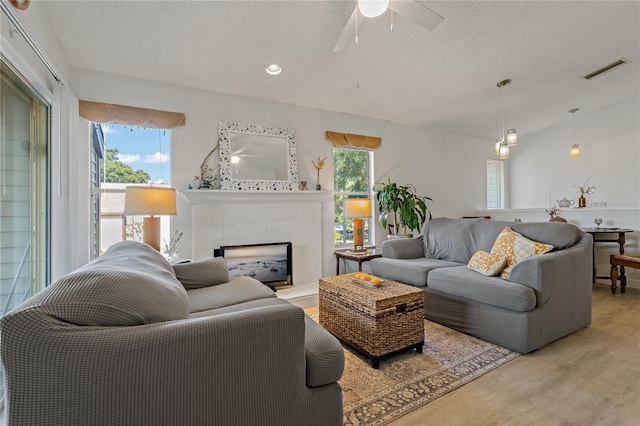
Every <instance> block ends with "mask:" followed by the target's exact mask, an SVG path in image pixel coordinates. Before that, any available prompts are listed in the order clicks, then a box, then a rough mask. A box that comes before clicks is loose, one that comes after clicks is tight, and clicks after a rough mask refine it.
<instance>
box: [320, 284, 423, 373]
mask: <svg viewBox="0 0 640 426" xmlns="http://www.w3.org/2000/svg"><path fill="white" fill-rule="evenodd" d="M319 287H320V289H319V295H318V298H319V302H320V308H319V311H320V324H321V325H322V326H323V327H324V328H326V329H327V330H328V331H330V332H331V333H332V334H333V335H335V336H336V337H337V338H339V339H340V340H342V341H343V342H345V343H347V344H348V345H349V346H351V347H353V348H354V349H356V350H357V351H358V352H360V353H362V354H363V355H365V356H366V357H367V358H369V359H370V360H371V365H372V366H373V368H376V369H377V368H378V367H379V366H380V358H382V357H384V356H387V355H392V354H394V353H397V352H400V351H402V350H405V349H409V348H415V349H416V351H417V352H418V353H421V352H422V346H423V345H424V310H423V303H424V299H423V298H424V296H423V291H422V290H421V289H419V288H416V287H411V286H408V285H404V284H400V283H397V282H395V281H385V282H384V283H382V285H381V286H380V287H373V288H372V287H368V286H365V285H362V284H359V283H356V282H354V281H353V280H352V278H351V276H350V275H349V274H346V275H337V276H334V277H328V278H321V279H320V285H319Z"/></svg>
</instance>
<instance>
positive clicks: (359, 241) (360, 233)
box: [353, 219, 364, 251]
mask: <svg viewBox="0 0 640 426" xmlns="http://www.w3.org/2000/svg"><path fill="white" fill-rule="evenodd" d="M363 224H364V221H363V220H362V219H353V249H354V251H356V250H362V248H363V247H362V246H364V229H363V228H364V226H363Z"/></svg>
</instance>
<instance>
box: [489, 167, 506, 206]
mask: <svg viewBox="0 0 640 426" xmlns="http://www.w3.org/2000/svg"><path fill="white" fill-rule="evenodd" d="M487 209H488V210H490V209H504V161H502V160H491V159H488V160H487Z"/></svg>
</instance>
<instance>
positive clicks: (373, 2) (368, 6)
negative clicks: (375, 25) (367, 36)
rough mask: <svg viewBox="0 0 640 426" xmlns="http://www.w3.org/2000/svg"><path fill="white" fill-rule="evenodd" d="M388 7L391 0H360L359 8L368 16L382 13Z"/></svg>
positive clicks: (372, 16) (373, 16)
mask: <svg viewBox="0 0 640 426" xmlns="http://www.w3.org/2000/svg"><path fill="white" fill-rule="evenodd" d="M388 7H389V0H358V9H360V13H362V15H363V16H365V17H367V18H375V17H376V16H380V15H382V14H383V13H384V12H385V11H386V10H387V8H388Z"/></svg>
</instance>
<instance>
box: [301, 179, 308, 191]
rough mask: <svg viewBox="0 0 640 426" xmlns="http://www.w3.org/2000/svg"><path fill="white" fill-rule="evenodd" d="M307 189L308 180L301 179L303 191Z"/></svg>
mask: <svg viewBox="0 0 640 426" xmlns="http://www.w3.org/2000/svg"><path fill="white" fill-rule="evenodd" d="M307 189H309V188H307V181H306V180H301V181H300V190H301V191H306V190H307Z"/></svg>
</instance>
